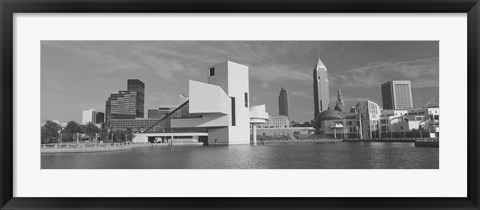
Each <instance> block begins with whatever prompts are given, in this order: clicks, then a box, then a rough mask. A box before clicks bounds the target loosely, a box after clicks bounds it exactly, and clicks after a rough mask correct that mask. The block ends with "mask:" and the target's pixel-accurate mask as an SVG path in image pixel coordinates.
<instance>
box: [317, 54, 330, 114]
mask: <svg viewBox="0 0 480 210" xmlns="http://www.w3.org/2000/svg"><path fill="white" fill-rule="evenodd" d="M328 91H329V90H328V73H327V67H325V65H324V64H323V62H322V60H321V59H320V58H318V62H317V65H316V66H315V69H313V98H314V105H315V112H314V115H315V116H313V117H314V119H315V117H316V116H317V115H318V114H319V113H320V112H323V111H325V110H327V109H328V104H329V103H330V94H329V92H328Z"/></svg>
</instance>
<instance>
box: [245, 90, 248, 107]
mask: <svg viewBox="0 0 480 210" xmlns="http://www.w3.org/2000/svg"><path fill="white" fill-rule="evenodd" d="M245 107H248V93H245Z"/></svg>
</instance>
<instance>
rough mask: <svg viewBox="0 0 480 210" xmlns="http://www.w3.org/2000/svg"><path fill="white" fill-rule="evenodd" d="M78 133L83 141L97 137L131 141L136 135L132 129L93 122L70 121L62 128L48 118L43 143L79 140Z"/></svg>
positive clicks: (43, 127) (42, 128)
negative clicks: (110, 127) (82, 123)
mask: <svg viewBox="0 0 480 210" xmlns="http://www.w3.org/2000/svg"><path fill="white" fill-rule="evenodd" d="M77 135H79V136H78V138H79V140H81V141H84V140H95V139H96V140H98V141H105V142H107V141H113V142H125V141H131V140H132V139H133V137H134V133H133V132H132V130H131V129H128V130H126V131H110V130H109V129H108V128H105V127H103V128H99V127H98V126H97V125H95V124H94V123H91V122H90V123H88V124H86V125H81V124H78V123H77V122H75V121H70V122H68V123H67V126H65V128H62V126H60V125H59V124H57V123H55V122H53V121H51V120H47V121H46V122H45V125H43V126H42V127H41V143H42V144H48V143H61V142H74V141H77Z"/></svg>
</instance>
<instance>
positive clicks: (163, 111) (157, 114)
mask: <svg viewBox="0 0 480 210" xmlns="http://www.w3.org/2000/svg"><path fill="white" fill-rule="evenodd" d="M176 107H178V106H164V107H158V109H149V110H148V119H162V117H164V116H165V115H167V114H168V113H170V112H172V111H173V110H175V108H176Z"/></svg>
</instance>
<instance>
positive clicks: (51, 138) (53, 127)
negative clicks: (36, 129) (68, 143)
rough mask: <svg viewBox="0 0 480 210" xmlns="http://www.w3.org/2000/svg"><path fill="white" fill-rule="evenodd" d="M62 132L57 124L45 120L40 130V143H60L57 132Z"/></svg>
mask: <svg viewBox="0 0 480 210" xmlns="http://www.w3.org/2000/svg"><path fill="white" fill-rule="evenodd" d="M61 130H62V126H60V125H59V124H57V123H55V122H53V121H51V120H47V122H46V123H45V125H43V126H42V128H41V132H42V134H41V142H42V143H43V144H45V143H53V142H60V134H59V131H61Z"/></svg>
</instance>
